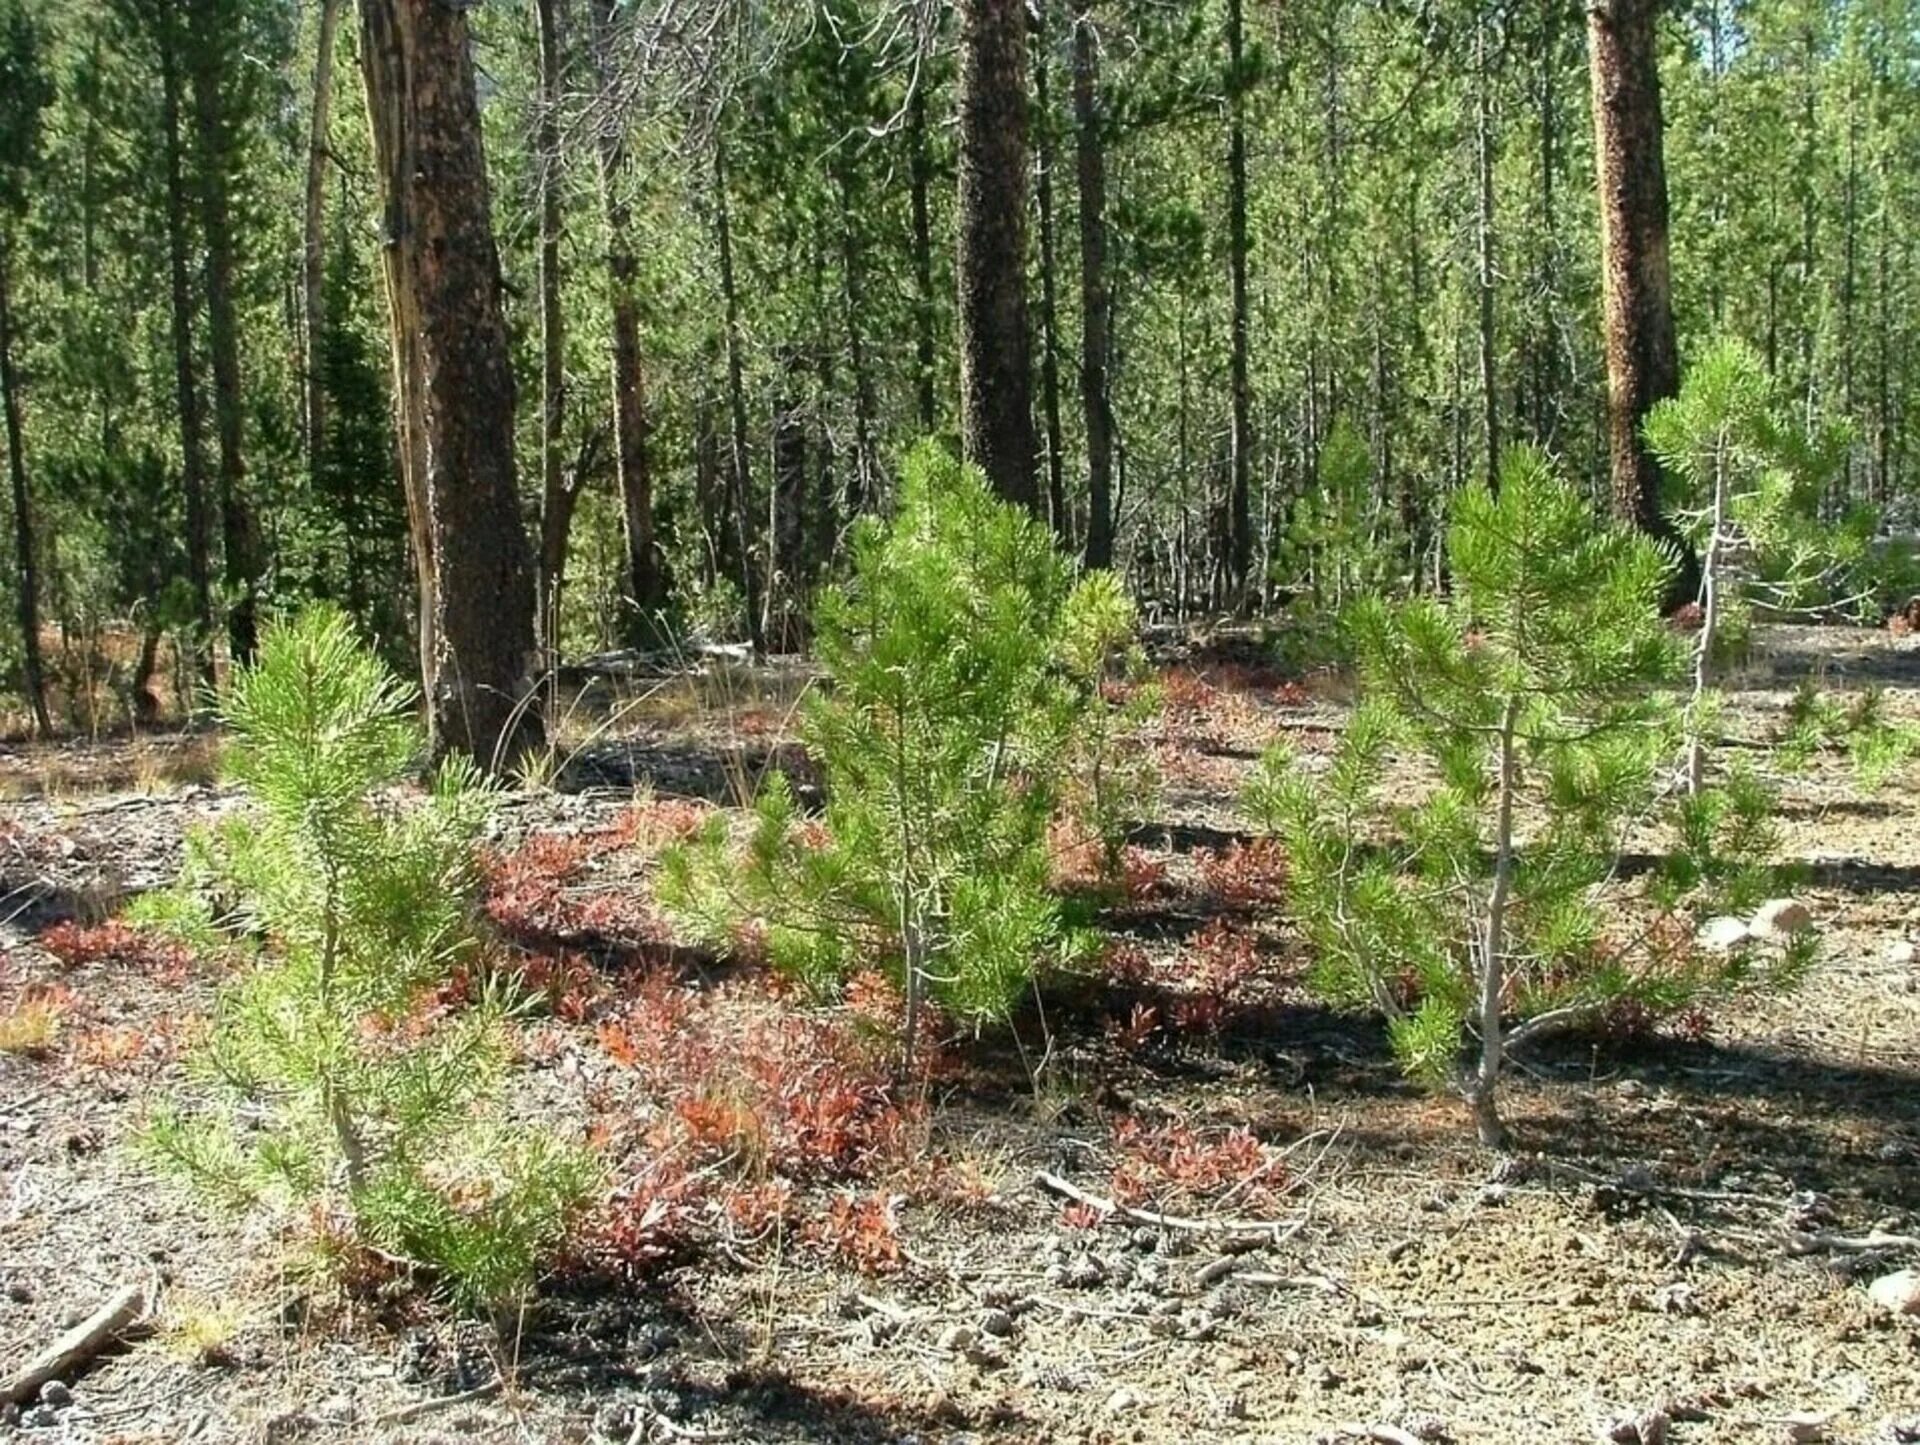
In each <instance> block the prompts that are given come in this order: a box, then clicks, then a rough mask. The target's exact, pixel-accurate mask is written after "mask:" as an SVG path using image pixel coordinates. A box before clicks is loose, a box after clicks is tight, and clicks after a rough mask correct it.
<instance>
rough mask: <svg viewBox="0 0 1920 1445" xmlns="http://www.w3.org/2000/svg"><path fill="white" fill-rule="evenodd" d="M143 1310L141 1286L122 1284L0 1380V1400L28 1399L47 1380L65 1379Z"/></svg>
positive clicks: (135, 1320)
mask: <svg viewBox="0 0 1920 1445" xmlns="http://www.w3.org/2000/svg"><path fill="white" fill-rule="evenodd" d="M146 1312H147V1291H146V1286H145V1285H138V1284H130V1285H126V1286H124V1287H123V1288H121V1289H120V1290H119V1292H118V1293H116V1294H114V1295H113V1296H112V1297H111V1298H110V1299H108V1300H107V1302H106V1303H105V1304H103V1305H101V1306H100V1308H99V1309H97V1310H95V1311H94V1312H93V1313H92V1314H90V1315H88V1316H87V1318H85V1319H84V1320H82V1321H81V1322H80V1323H79V1324H77V1325H75V1326H74V1327H73V1328H72V1329H70V1330H68V1331H67V1332H66V1333H65V1334H63V1335H61V1336H60V1337H59V1338H58V1339H56V1340H55V1341H54V1342H53V1343H52V1344H50V1345H48V1346H47V1347H46V1348H45V1349H44V1350H42V1351H41V1352H40V1353H39V1354H37V1355H35V1356H34V1357H33V1358H32V1359H31V1360H28V1361H27V1363H26V1364H24V1365H22V1366H21V1367H20V1368H19V1369H17V1370H15V1371H14V1372H13V1373H12V1374H11V1375H8V1376H7V1377H6V1379H5V1380H4V1381H0V1403H4V1404H9V1405H13V1404H19V1403H20V1402H22V1401H25V1400H30V1399H32V1398H33V1396H34V1395H35V1394H37V1393H38V1392H39V1389H40V1387H41V1386H42V1385H44V1384H46V1383H47V1381H49V1380H60V1381H62V1382H63V1383H64V1382H66V1381H67V1380H68V1379H69V1377H70V1376H72V1375H75V1374H78V1373H79V1372H80V1370H81V1369H82V1368H83V1367H84V1366H85V1365H87V1364H88V1363H89V1362H90V1361H91V1360H92V1359H93V1357H94V1356H95V1355H97V1354H99V1353H100V1352H101V1351H102V1350H104V1349H106V1348H107V1347H108V1346H109V1345H112V1344H113V1343H115V1342H116V1341H117V1340H119V1339H120V1337H121V1336H123V1335H124V1334H126V1333H127V1331H128V1330H130V1329H131V1328H132V1327H133V1326H134V1325H135V1324H137V1323H139V1321H140V1319H141V1317H142V1316H144V1315H145V1314H146Z"/></svg>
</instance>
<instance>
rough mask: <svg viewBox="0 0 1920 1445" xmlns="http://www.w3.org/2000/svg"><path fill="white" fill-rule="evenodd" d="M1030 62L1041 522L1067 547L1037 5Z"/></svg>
mask: <svg viewBox="0 0 1920 1445" xmlns="http://www.w3.org/2000/svg"><path fill="white" fill-rule="evenodd" d="M1034 38H1035V42H1036V46H1035V48H1036V53H1035V55H1034V62H1033V98H1034V105H1035V108H1036V109H1037V111H1038V112H1039V121H1038V124H1037V125H1035V127H1034V132H1035V137H1036V140H1037V143H1038V144H1037V147H1036V148H1037V150H1038V152H1039V156H1038V159H1039V164H1038V165H1037V166H1036V167H1035V178H1034V186H1035V195H1034V200H1035V202H1036V203H1037V209H1038V210H1039V213H1040V413H1041V416H1042V417H1043V418H1044V419H1045V423H1046V433H1047V518H1048V520H1049V521H1051V522H1052V524H1053V535H1054V536H1055V537H1057V538H1058V539H1059V542H1060V545H1061V547H1063V548H1065V549H1068V550H1071V549H1072V547H1073V519H1072V518H1071V517H1069V516H1068V515H1067V486H1066V458H1065V457H1064V456H1063V455H1062V453H1063V452H1064V451H1065V449H1066V444H1065V442H1064V440H1063V439H1062V435H1061V427H1060V334H1059V315H1060V285H1059V277H1058V270H1057V257H1056V254H1055V246H1054V221H1053V167H1054V160H1055V156H1054V143H1053V100H1052V85H1051V83H1050V81H1049V76H1050V74H1051V72H1052V69H1053V58H1052V56H1050V55H1049V54H1048V42H1047V9H1046V4H1045V0H1041V3H1040V5H1039V27H1038V30H1037V32H1036V34H1035V37H1034Z"/></svg>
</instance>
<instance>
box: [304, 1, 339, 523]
mask: <svg viewBox="0 0 1920 1445" xmlns="http://www.w3.org/2000/svg"><path fill="white" fill-rule="evenodd" d="M340 5H341V0H320V36H319V41H318V44H317V47H316V49H315V51H314V59H313V105H312V120H311V123H310V125H309V127H308V131H307V188H306V206H305V211H304V215H303V217H302V223H301V248H300V258H301V267H300V281H301V292H302V296H303V298H304V305H305V311H306V323H307V335H306V342H307V345H306V355H305V357H304V359H303V380H304V383H305V394H306V403H307V407H306V411H307V414H306V435H307V480H308V483H309V485H311V486H313V487H315V488H316V489H317V488H318V486H319V484H320V471H321V465H322V459H323V458H324V456H325V454H326V449H327V389H326V387H325V386H323V385H322V384H321V379H320V351H321V346H322V345H323V344H324V342H325V339H326V327H327V306H326V280H327V252H326V210H327V160H328V156H329V154H330V147H329V144H328V136H329V134H330V132H331V128H332V118H333V53H334V51H335V50H336V49H337V48H338V46H337V45H336V43H335V37H336V36H337V34H338V33H339V28H340Z"/></svg>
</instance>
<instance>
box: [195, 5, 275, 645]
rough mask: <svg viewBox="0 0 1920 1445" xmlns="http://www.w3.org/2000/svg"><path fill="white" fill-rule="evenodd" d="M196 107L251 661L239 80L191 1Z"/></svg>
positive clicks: (231, 623)
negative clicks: (237, 284)
mask: <svg viewBox="0 0 1920 1445" xmlns="http://www.w3.org/2000/svg"><path fill="white" fill-rule="evenodd" d="M189 13H190V15H191V16H192V19H190V21H189V24H188V38H189V40H190V41H191V45H190V48H189V54H190V56H191V68H192V81H193V114H194V130H195V136H196V139H197V141H198V143H199V151H200V154H199V161H200V224H201V230H202V235H203V238H204V240H205V242H206V287H207V351H208V355H209V357H210V359H211V361H212V363H213V366H212V369H213V429H214V438H215V441H216V444H217V449H218V459H219V471H218V491H219V498H220V543H221V561H222V569H221V570H222V577H223V580H224V581H225V583H226V588H227V595H228V603H227V652H228V655H229V656H230V657H231V658H232V660H233V661H234V662H236V663H245V662H250V661H252V659H253V653H254V647H255V645H256V643H257V642H258V640H259V633H260V616H259V609H260V578H261V576H262V575H263V574H264V573H265V571H266V559H265V558H264V557H263V556H262V555H261V553H262V550H263V549H262V543H261V537H260V524H259V519H258V518H257V517H255V515H254V511H253V503H252V500H251V499H250V498H249V497H248V495H247V467H246V457H245V453H244V452H243V450H242V448H243V445H244V439H243V436H242V425H243V418H244V414H245V412H244V403H243V400H242V398H241V395H240V385H241V382H240V322H239V318H238V316H237V315H236V313H235V309H234V295H233V288H234V270H235V266H236V264H237V256H236V254H235V242H234V227H233V215H232V204H231V200H230V196H229V191H228V184H229V180H230V178H231V176H232V173H233V165H234V162H233V116H232V97H231V92H232V91H233V89H234V88H235V87H236V86H237V85H238V83H239V81H238V77H237V76H236V74H235V73H234V66H233V64H232V60H233V56H232V45H231V41H230V39H229V37H227V36H225V35H222V34H218V33H215V30H214V26H213V24H211V23H210V22H211V21H213V19H214V18H215V17H214V12H213V11H212V10H211V9H210V8H209V7H207V6H205V5H198V6H193V7H191V8H190V12H189Z"/></svg>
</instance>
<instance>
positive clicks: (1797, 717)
mask: <svg viewBox="0 0 1920 1445" xmlns="http://www.w3.org/2000/svg"><path fill="white" fill-rule="evenodd" d="M1775 747H1776V756H1777V757H1779V759H1780V760H1781V761H1782V762H1783V763H1784V764H1785V765H1786V766H1787V767H1789V768H1790V769H1794V770H1796V771H1797V770H1800V769H1804V768H1806V767H1807V766H1808V765H1809V764H1811V763H1812V761H1813V759H1814V757H1815V755H1817V754H1819V753H1822V752H1828V751H1833V750H1844V751H1845V752H1846V753H1847V755H1848V757H1849V758H1850V759H1851V761H1852V763H1853V770H1854V776H1855V777H1856V778H1857V779H1858V780H1859V782H1860V784H1861V786H1863V787H1865V788H1868V789H1877V788H1880V787H1881V786H1883V785H1884V784H1885V783H1886V782H1887V781H1888V780H1889V779H1890V778H1891V777H1892V776H1893V775H1894V773H1896V772H1897V771H1899V769H1900V768H1901V767H1902V766H1904V765H1905V764H1906V763H1907V762H1908V761H1909V760H1910V759H1912V757H1913V756H1914V754H1915V753H1916V752H1920V727H1916V726H1915V725H1914V724H1913V723H1910V722H1902V721H1901V720H1899V719H1897V718H1893V717H1889V716H1888V714H1887V706H1886V694H1885V693H1884V692H1883V691H1882V690H1881V689H1880V688H1878V687H1867V688H1863V689H1861V690H1860V691H1859V692H1857V693H1855V694H1854V695H1853V697H1852V700H1851V702H1843V701H1842V700H1841V699H1839V698H1837V697H1835V696H1833V695H1832V694H1831V693H1828V692H1823V691H1822V690H1821V688H1820V684H1819V683H1818V681H1816V680H1815V679H1814V678H1811V677H1809V678H1805V679H1803V680H1802V681H1801V683H1800V686H1799V687H1798V688H1796V689H1795V690H1794V694H1793V696H1792V697H1791V698H1790V699H1789V700H1788V702H1787V710H1786V716H1785V717H1784V718H1783V719H1782V725H1781V728H1780V733H1779V736H1778V738H1777V740H1776V744H1775Z"/></svg>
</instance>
